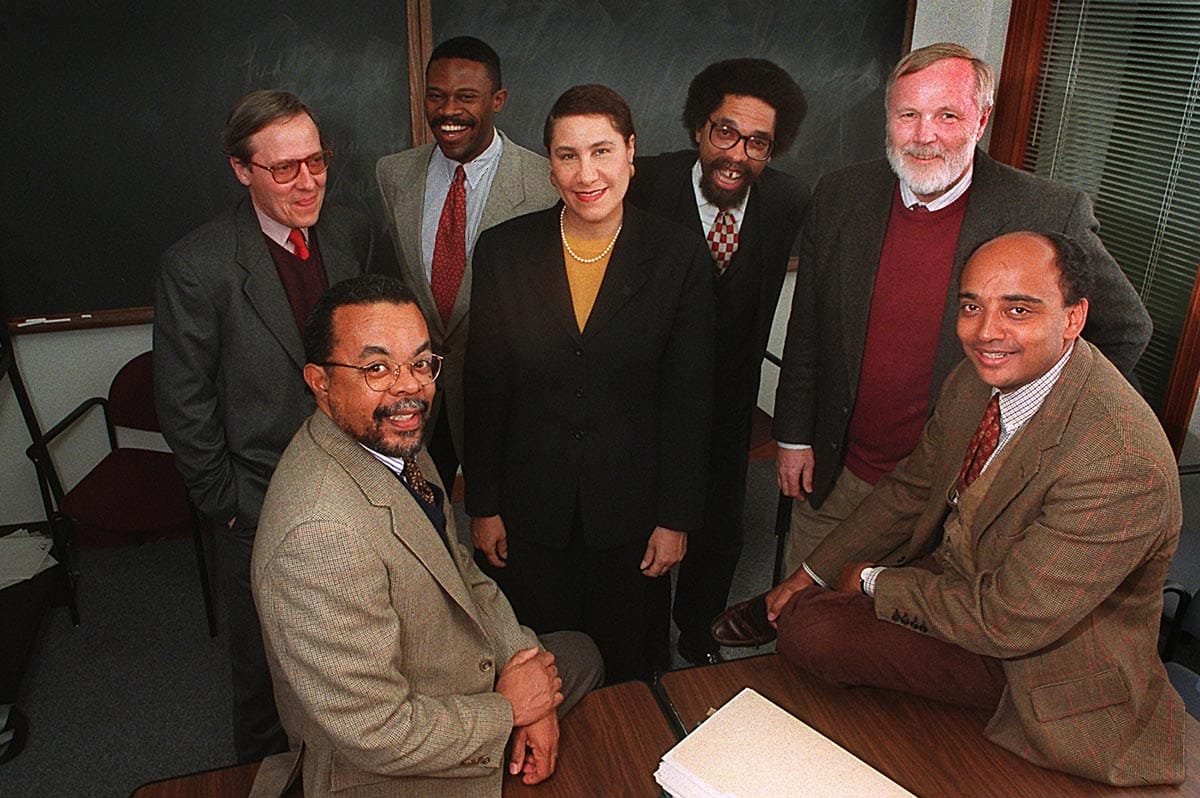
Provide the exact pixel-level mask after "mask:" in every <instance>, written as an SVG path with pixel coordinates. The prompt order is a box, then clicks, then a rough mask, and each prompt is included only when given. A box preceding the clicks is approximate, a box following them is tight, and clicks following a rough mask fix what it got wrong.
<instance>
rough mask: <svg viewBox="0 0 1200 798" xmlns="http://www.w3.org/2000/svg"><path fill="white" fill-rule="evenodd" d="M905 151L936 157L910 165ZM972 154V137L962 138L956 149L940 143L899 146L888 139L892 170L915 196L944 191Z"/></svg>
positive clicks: (913, 154) (973, 151) (957, 175)
mask: <svg viewBox="0 0 1200 798" xmlns="http://www.w3.org/2000/svg"><path fill="white" fill-rule="evenodd" d="M906 155H908V156H913V157H917V158H928V157H930V156H933V157H934V158H935V160H934V161H933V162H931V163H929V164H926V165H923V166H913V165H912V164H911V163H909V162H907V161H905V160H904V156H906ZM974 157H975V143H974V142H972V141H967V142H964V143H963V146H962V147H960V148H959V149H957V150H950V149H947V148H945V147H942V146H939V145H929V146H927V147H902V146H899V145H897V144H895V143H894V142H893V141H892V140H891V138H890V137H889V138H888V142H887V159H888V163H889V164H891V166H892V171H893V172H895V173H896V177H898V178H900V181H901V182H902V183H904V185H906V186H908V187H909V188H910V189H912V192H913V193H914V194H916V195H917V196H918V197H936V196H938V195H940V194H943V193H945V192H946V190H947V189H949V188H950V187H951V186H953V185H954V183H955V181H957V180H958V179H959V178H960V177H962V176H963V174H965V173H966V171H967V168H968V167H969V166H970V165H971V160H972V158H974Z"/></svg>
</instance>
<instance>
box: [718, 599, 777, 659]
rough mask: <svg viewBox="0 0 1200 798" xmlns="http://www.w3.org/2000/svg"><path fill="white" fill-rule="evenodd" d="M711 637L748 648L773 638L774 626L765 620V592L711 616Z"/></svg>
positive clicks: (731, 645)
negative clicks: (713, 616) (715, 615)
mask: <svg viewBox="0 0 1200 798" xmlns="http://www.w3.org/2000/svg"><path fill="white" fill-rule="evenodd" d="M712 637H713V640H716V641H717V642H718V643H720V644H721V645H723V646H730V647H732V648H748V647H750V646H761V645H763V644H765V643H770V642H771V641H772V640H774V639H775V628H774V627H773V626H771V624H770V623H769V622H768V621H767V594H766V593H763V594H762V595H761V596H755V597H754V598H752V599H750V600H749V601H743V602H740V603H738V604H734V605H733V606H732V607H730V608H729V609H727V610H725V611H724V612H723V613H721V614H720V615H718V616H717V617H716V618H713V622H712Z"/></svg>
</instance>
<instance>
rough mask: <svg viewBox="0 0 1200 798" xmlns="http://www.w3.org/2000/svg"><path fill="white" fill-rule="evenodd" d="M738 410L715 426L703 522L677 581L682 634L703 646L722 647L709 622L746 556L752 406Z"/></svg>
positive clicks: (725, 598) (702, 648) (693, 536)
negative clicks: (731, 419)
mask: <svg viewBox="0 0 1200 798" xmlns="http://www.w3.org/2000/svg"><path fill="white" fill-rule="evenodd" d="M734 415H736V416H737V418H736V419H735V420H734V422H733V423H732V424H719V425H715V426H714V429H713V437H712V455H711V457H710V458H709V473H708V496H707V500H706V502H705V505H704V526H703V528H701V529H700V530H698V531H696V532H693V533H691V534H690V535H688V550H687V555H686V556H685V557H684V558H683V562H681V563H680V564H679V575H678V578H677V580H676V584H675V607H674V611H673V616H674V618H675V624H676V625H677V626H678V627H679V637H680V639H681V640H685V641H687V642H686V645H690V646H691V647H692V648H693V649H694V650H700V651H716V649H717V644H716V643H715V642H714V641H713V639H712V636H711V634H710V633H709V626H710V624H711V623H712V619H713V618H714V617H715V616H717V615H718V614H719V613H720V612H721V611H722V610H724V609H725V606H726V604H727V603H728V601H729V588H730V587H731V586H732V585H733V572H734V570H736V568H737V564H738V559H739V558H740V557H741V556H742V540H743V536H744V534H743V525H742V514H743V511H744V510H745V507H746V469H747V467H748V466H749V463H750V433H751V430H752V425H753V418H754V416H753V408H750V410H749V411H748V412H745V413H737V414H734Z"/></svg>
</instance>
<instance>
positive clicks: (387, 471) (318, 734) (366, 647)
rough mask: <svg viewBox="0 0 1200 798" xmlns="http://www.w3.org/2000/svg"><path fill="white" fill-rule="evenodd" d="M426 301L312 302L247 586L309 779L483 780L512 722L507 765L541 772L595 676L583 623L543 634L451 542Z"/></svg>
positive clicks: (491, 779) (416, 788)
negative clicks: (300, 394) (432, 436)
mask: <svg viewBox="0 0 1200 798" xmlns="http://www.w3.org/2000/svg"><path fill="white" fill-rule="evenodd" d="M421 316H422V314H421V312H420V310H419V309H418V308H417V306H416V304H415V302H414V298H413V295H412V294H411V293H410V292H409V291H407V290H406V289H405V287H404V286H403V285H402V284H401V283H400V282H399V281H398V280H396V279H394V278H391V277H386V276H383V275H368V276H365V277H361V278H358V279H356V280H349V281H346V282H343V283H341V284H339V285H337V286H334V287H333V288H331V289H330V290H329V291H328V292H327V293H326V294H325V296H324V297H323V298H322V299H321V300H320V301H319V302H318V303H317V306H316V308H315V309H314V310H313V312H312V318H311V320H310V322H309V325H308V333H307V335H306V337H305V351H306V354H307V360H308V363H307V364H306V365H305V367H304V378H305V380H306V381H307V382H308V385H309V386H310V387H311V388H312V391H313V393H314V395H315V396H316V402H317V407H318V410H317V412H315V413H313V415H312V417H311V418H310V419H309V420H308V422H307V423H305V424H304V425H303V426H302V427H301V428H300V430H299V432H297V433H296V436H295V437H294V438H293V439H292V442H291V444H290V445H289V446H288V448H287V451H285V452H284V454H283V457H282V458H281V459H280V461H279V467H278V469H276V472H275V476H274V478H273V479H272V480H271V488H270V490H269V491H268V492H267V498H266V502H265V503H264V505H263V515H262V522H261V525H260V528H259V535H258V540H257V541H256V543H255V546H254V595H255V600H256V601H257V602H258V607H259V609H260V610H261V612H262V618H263V631H264V634H265V637H266V641H267V650H268V652H269V656H270V661H271V668H272V672H273V673H274V675H275V689H276V695H277V696H278V698H279V709H280V714H281V715H282V717H283V722H284V726H285V727H286V728H287V730H288V733H289V735H290V737H291V740H292V743H293V746H292V749H293V751H296V752H302V754H301V755H302V756H303V772H304V794H305V795H308V796H321V795H330V794H338V795H341V794H344V792H343V791H345V792H353V794H354V795H357V796H368V795H380V796H391V795H423V796H440V795H445V796H498V795H500V786H501V776H502V773H503V770H504V765H505V756H504V749H505V746H506V744H507V743H508V741H509V739H510V737H511V739H512V754H511V756H510V758H509V760H508V763H507V764H508V768H507V769H508V770H509V772H510V773H513V774H517V773H520V774H522V780H523V781H524V782H525V783H526V784H533V783H537V782H539V781H542V780H544V779H545V778H547V777H548V776H550V774H551V773H553V771H554V766H555V758H556V755H557V750H558V719H557V715H556V713H555V711H554V710H555V707H556V706H557V707H558V710H559V713H558V714H564V713H565V712H566V710H567V709H568V708H569V707H570V706H571V705H573V704H574V703H575V701H577V700H578V699H579V698H581V697H582V695H583V694H584V693H585V692H586V691H587V690H589V689H591V688H592V687H594V686H595V685H597V684H598V683H599V682H600V680H601V678H602V667H601V664H600V654H599V652H598V651H597V650H596V647H595V646H594V645H593V644H592V643H591V641H590V640H588V639H587V637H586V636H584V635H582V634H579V633H578V632H561V633H558V634H555V635H547V636H546V638H544V639H543V641H541V642H542V645H544V646H545V647H546V649H547V650H541V649H540V646H539V640H538V638H537V637H535V636H534V634H533V632H532V631H530V630H529V629H527V628H526V627H524V626H520V625H519V624H518V623H517V619H516V617H515V616H514V615H513V611H512V608H511V607H510V606H509V604H508V601H507V600H506V599H505V598H504V595H503V594H502V593H501V592H500V590H499V588H498V587H496V584H495V583H494V582H493V581H492V580H490V579H488V578H487V577H486V576H484V575H483V574H482V573H481V572H480V571H479V569H478V568H477V567H476V566H475V564H474V562H473V560H472V558H471V553H470V552H469V551H468V550H467V548H465V547H464V546H462V545H461V544H460V543H459V542H458V537H457V535H456V533H455V528H454V518H453V513H451V512H449V501H448V499H447V496H446V493H445V491H444V490H443V488H442V485H441V484H440V483H439V481H438V480H437V479H436V477H435V476H434V475H433V464H432V462H431V460H430V459H429V457H428V456H427V455H426V454H425V452H424V451H423V450H422V444H421V439H422V436H423V431H424V426H425V419H426V417H427V414H428V410H429V405H430V402H431V401H432V399H433V396H434V390H435V384H434V380H436V379H437V377H438V374H439V372H440V371H441V364H442V359H441V358H440V357H439V356H437V355H436V354H434V353H433V351H432V349H431V346H430V341H429V332H428V330H427V328H426V326H425V321H424V319H422V317H421ZM425 474H429V478H428V479H426V477H425ZM551 652H553V653H551ZM560 689H561V692H560ZM289 759H290V761H292V762H294V761H295V755H292V756H291V757H280V760H281V761H285V762H286V761H288V760H289ZM274 764H275V763H274V762H272V763H271V765H272V767H271V768H270V769H269V770H270V771H272V772H273V771H274V769H275V768H274Z"/></svg>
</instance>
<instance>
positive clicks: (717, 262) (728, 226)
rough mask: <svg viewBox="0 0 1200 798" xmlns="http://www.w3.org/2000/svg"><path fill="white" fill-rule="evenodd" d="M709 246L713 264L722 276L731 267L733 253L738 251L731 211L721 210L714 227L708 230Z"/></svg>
mask: <svg viewBox="0 0 1200 798" xmlns="http://www.w3.org/2000/svg"><path fill="white" fill-rule="evenodd" d="M708 246H709V249H711V250H712V256H713V265H714V266H715V267H716V269H717V276H718V277H720V276H721V275H722V274H724V273H725V270H726V269H728V268H729V261H731V260H732V259H733V253H735V252H737V248H738V236H737V233H736V232H734V228H733V214H732V213H730V212H729V211H721V212H720V213H718V214H717V220H716V221H715V222H713V226H712V229H711V230H709V231H708Z"/></svg>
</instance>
